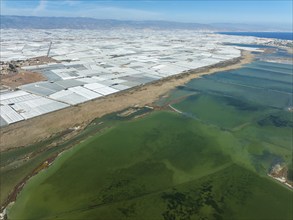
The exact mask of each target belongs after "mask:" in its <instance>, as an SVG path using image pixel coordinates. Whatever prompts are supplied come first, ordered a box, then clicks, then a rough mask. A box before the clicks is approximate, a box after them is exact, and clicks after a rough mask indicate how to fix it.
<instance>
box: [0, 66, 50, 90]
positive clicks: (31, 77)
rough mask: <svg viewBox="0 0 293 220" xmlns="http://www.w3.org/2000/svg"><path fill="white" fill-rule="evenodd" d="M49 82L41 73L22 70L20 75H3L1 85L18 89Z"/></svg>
mask: <svg viewBox="0 0 293 220" xmlns="http://www.w3.org/2000/svg"><path fill="white" fill-rule="evenodd" d="M44 80H47V79H46V78H45V77H44V76H43V75H42V74H41V73H36V72H31V71H25V70H21V71H20V72H18V73H12V74H8V75H1V82H0V84H1V85H5V86H8V87H10V88H16V87H18V86H21V85H24V84H28V83H33V82H39V81H44Z"/></svg>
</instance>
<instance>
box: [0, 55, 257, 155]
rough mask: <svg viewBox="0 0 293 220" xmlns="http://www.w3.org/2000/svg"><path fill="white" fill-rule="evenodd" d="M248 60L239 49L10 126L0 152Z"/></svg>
mask: <svg viewBox="0 0 293 220" xmlns="http://www.w3.org/2000/svg"><path fill="white" fill-rule="evenodd" d="M252 60H253V54H252V53H251V52H250V51H245V50H242V51H241V56H240V57H238V58H234V59H231V60H228V61H223V62H220V63H217V64H214V65H211V66H206V67H202V68H198V69H195V70H190V71H187V72H183V73H181V74H178V75H176V76H171V77H167V78H164V79H162V80H158V81H156V82H153V83H149V84H145V85H142V86H138V87H135V88H132V89H129V90H126V91H123V92H120V93H117V94H112V95H109V96H106V97H102V98H98V99H95V100H93V101H89V102H86V103H83V104H79V105H76V106H72V107H68V108H66V109H62V110H59V111H56V112H52V113H49V114H46V115H41V116H38V117H35V118H32V119H29V120H26V121H20V122H18V123H15V124H11V125H9V126H7V127H3V128H1V129H0V136H1V139H0V151H6V150H9V149H12V148H17V147H22V146H23V147H24V146H27V145H30V144H33V143H36V142H39V141H42V140H44V139H47V138H49V137H51V136H53V135H54V134H56V133H59V132H62V131H64V130H66V129H68V128H71V127H77V126H81V127H85V126H86V125H87V124H89V123H90V122H91V121H92V120H93V119H95V118H98V117H102V116H104V115H106V114H109V113H112V112H117V111H120V110H123V109H125V108H127V107H130V106H135V105H138V106H145V105H148V104H150V103H153V102H154V101H155V100H157V99H158V98H159V97H161V96H162V95H164V94H166V93H167V92H168V91H170V90H171V89H173V88H175V87H177V86H180V85H183V84H185V83H187V82H188V81H190V80H192V79H194V78H198V77H201V76H203V75H207V74H212V73H216V72H220V71H227V70H232V69H238V68H240V67H241V66H243V65H244V64H248V63H250V62H252Z"/></svg>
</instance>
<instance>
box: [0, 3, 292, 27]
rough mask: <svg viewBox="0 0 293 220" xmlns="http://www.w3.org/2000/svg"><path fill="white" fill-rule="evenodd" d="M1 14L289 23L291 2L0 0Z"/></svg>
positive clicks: (199, 21) (290, 22)
mask: <svg viewBox="0 0 293 220" xmlns="http://www.w3.org/2000/svg"><path fill="white" fill-rule="evenodd" d="M0 1H1V14H3V15H5V14H6V15H32V16H66V17H67V16H70V17H71V16H73V17H94V18H104V19H120V20H168V21H180V22H198V23H246V24H271V25H286V26H291V25H292V7H293V6H292V1H291V0H288V1H281V0H275V1H268V0H261V1H252V0H251V1H249V0H234V1H233V0H230V1H221V0H216V1H209V0H206V1H174V0H173V1H167V0H165V1H154V0H152V1H142V0H136V1H134V0H133V1H121V0H119V1H118V0H116V1H107V0H104V1H97V0H30V1H27V0H0Z"/></svg>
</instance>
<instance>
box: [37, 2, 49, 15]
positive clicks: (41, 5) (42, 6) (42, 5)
mask: <svg viewBox="0 0 293 220" xmlns="http://www.w3.org/2000/svg"><path fill="white" fill-rule="evenodd" d="M47 3H48V2H47V0H40V2H39V5H38V6H37V7H36V8H35V9H34V11H33V15H38V14H39V13H40V12H42V11H44V10H46V7H47Z"/></svg>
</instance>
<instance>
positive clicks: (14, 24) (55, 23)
mask: <svg viewBox="0 0 293 220" xmlns="http://www.w3.org/2000/svg"><path fill="white" fill-rule="evenodd" d="M0 18H1V28H2V29H5V28H14V29H29V28H32V29H61V28H66V29H109V28H136V29H137V28H138V29H144V28H150V29H197V30H198V29H204V30H213V27H211V26H209V25H205V24H197V23H180V22H169V21H120V20H111V19H95V18H83V17H32V16H8V15H6V16H4V15H2V16H1V17H0Z"/></svg>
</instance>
